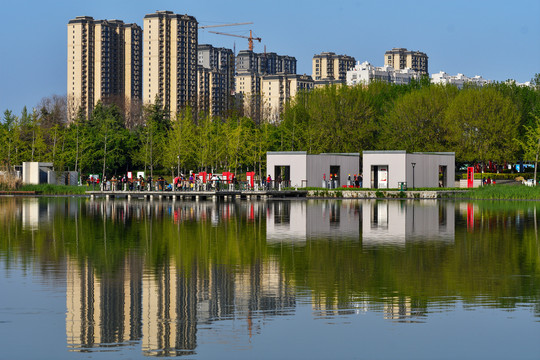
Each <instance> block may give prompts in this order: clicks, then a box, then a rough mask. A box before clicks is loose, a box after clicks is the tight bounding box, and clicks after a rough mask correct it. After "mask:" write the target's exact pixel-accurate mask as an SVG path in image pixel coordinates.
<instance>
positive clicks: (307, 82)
mask: <svg viewBox="0 0 540 360" xmlns="http://www.w3.org/2000/svg"><path fill="white" fill-rule="evenodd" d="M313 86H314V82H313V79H312V78H311V76H309V75H297V74H278V75H266V76H263V77H262V82H261V89H262V99H263V104H264V105H263V114H264V117H265V118H266V119H267V120H269V121H271V122H277V121H279V120H280V119H281V114H282V113H283V110H284V109H285V104H286V103H287V101H290V100H291V99H293V98H294V97H295V96H296V94H297V93H298V92H300V91H309V90H311V89H313Z"/></svg>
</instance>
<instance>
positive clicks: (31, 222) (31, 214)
mask: <svg viewBox="0 0 540 360" xmlns="http://www.w3.org/2000/svg"><path fill="white" fill-rule="evenodd" d="M39 200H40V199H36V198H27V199H23V200H22V202H21V209H22V217H21V218H22V227H23V229H28V230H36V229H37V228H38V227H39V224H41V225H43V224H47V223H49V222H51V221H52V219H53V217H54V212H55V204H54V203H53V202H51V201H39Z"/></svg>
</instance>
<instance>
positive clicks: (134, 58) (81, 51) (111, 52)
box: [67, 16, 142, 121]
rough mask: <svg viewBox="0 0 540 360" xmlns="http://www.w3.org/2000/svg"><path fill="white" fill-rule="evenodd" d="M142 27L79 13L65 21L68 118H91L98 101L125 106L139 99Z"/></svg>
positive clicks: (127, 106)
mask: <svg viewBox="0 0 540 360" xmlns="http://www.w3.org/2000/svg"><path fill="white" fill-rule="evenodd" d="M141 37H142V30H141V28H140V27H139V26H138V25H137V24H124V22H123V21H121V20H94V19H93V18H92V17H91V16H78V17H76V18H75V19H72V20H70V21H69V22H68V31H67V43H68V49H67V50H68V51H67V99H68V119H69V120H70V121H72V120H73V119H74V118H75V117H76V116H77V114H78V113H79V111H81V112H82V114H83V115H84V116H85V117H86V118H90V116H91V114H92V110H93V109H94V106H95V105H96V104H97V102H98V101H100V100H101V101H103V102H104V103H115V104H117V105H119V106H120V108H121V109H127V108H129V107H130V106H131V104H132V102H140V100H141V98H142V84H141V81H142V77H141V75H142V74H141V72H142V68H141V66H142V56H141V51H142V48H141V40H142V39H141Z"/></svg>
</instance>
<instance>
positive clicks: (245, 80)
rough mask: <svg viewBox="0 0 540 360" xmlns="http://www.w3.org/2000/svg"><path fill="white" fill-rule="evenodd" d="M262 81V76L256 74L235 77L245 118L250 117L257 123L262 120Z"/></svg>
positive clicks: (238, 96) (238, 97) (250, 73)
mask: <svg viewBox="0 0 540 360" xmlns="http://www.w3.org/2000/svg"><path fill="white" fill-rule="evenodd" d="M261 81H262V76H261V75H259V74H258V73H256V72H244V73H241V74H237V75H236V76H235V82H236V85H235V89H236V99H237V100H238V103H239V104H238V105H239V106H240V107H242V109H243V113H244V116H249V117H250V118H251V119H252V120H253V121H255V122H257V123H259V122H260V121H261V120H262V117H261V106H262V101H261Z"/></svg>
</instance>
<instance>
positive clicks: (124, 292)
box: [66, 257, 142, 351]
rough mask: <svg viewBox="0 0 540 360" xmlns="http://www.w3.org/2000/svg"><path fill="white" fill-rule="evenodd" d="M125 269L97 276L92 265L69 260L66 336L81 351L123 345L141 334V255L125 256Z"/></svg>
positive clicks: (73, 346) (74, 347)
mask: <svg viewBox="0 0 540 360" xmlns="http://www.w3.org/2000/svg"><path fill="white" fill-rule="evenodd" d="M123 269H125V270H121V271H118V272H116V273H115V274H114V275H111V274H108V275H107V276H98V275H97V274H96V273H95V270H94V268H93V266H92V265H91V264H90V263H88V262H84V263H83V264H80V265H79V263H78V262H77V260H75V259H68V261H67V271H66V273H67V289H66V305H67V316H66V336H67V343H68V346H69V347H70V348H72V349H74V350H78V351H82V350H83V349H85V348H89V347H93V346H98V345H102V344H122V343H125V342H126V341H130V340H138V339H139V338H140V337H141V274H142V264H141V261H140V259H139V258H136V257H133V258H129V257H128V258H126V260H125V267H124V268H123Z"/></svg>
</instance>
